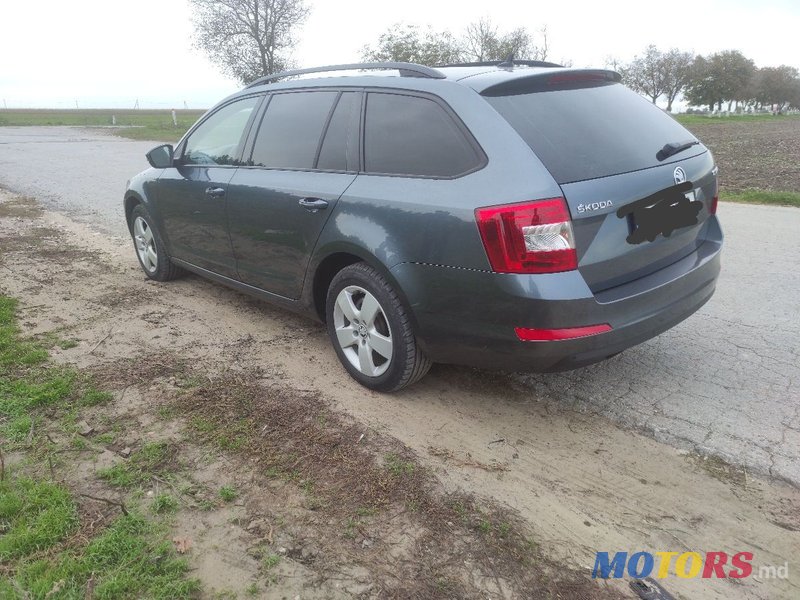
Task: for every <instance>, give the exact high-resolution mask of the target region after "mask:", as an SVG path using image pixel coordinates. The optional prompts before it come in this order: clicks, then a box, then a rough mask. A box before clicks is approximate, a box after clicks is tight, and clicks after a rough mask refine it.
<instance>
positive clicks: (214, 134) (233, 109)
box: [183, 96, 259, 165]
mask: <svg viewBox="0 0 800 600" xmlns="http://www.w3.org/2000/svg"><path fill="white" fill-rule="evenodd" d="M258 101H259V98H258V97H257V96H251V97H250V98H243V99H242V100H236V101H235V102H231V103H230V104H227V105H225V106H223V107H222V108H220V109H219V110H218V111H216V112H215V113H214V114H212V115H211V116H210V117H208V118H207V119H206V120H205V121H203V122H202V123H201V124H200V126H199V127H198V128H197V129H195V130H194V131H193V132H192V134H191V135H190V136H189V139H188V140H186V147H185V149H184V151H183V162H184V164H190V165H234V164H237V153H238V149H239V144H240V142H241V141H242V136H243V134H244V132H245V127H247V123H248V121H249V120H250V115H251V114H252V112H253V110H254V109H255V107H256V106H257V105H258Z"/></svg>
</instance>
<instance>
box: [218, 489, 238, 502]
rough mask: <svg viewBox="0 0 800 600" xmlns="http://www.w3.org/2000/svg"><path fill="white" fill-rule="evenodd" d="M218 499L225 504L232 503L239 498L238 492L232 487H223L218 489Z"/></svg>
mask: <svg viewBox="0 0 800 600" xmlns="http://www.w3.org/2000/svg"><path fill="white" fill-rule="evenodd" d="M219 497H220V498H222V499H223V500H224V501H225V502H233V501H234V500H236V498H238V497H239V492H237V491H236V488H235V487H233V486H232V485H223V486H222V487H221V488H220V489H219Z"/></svg>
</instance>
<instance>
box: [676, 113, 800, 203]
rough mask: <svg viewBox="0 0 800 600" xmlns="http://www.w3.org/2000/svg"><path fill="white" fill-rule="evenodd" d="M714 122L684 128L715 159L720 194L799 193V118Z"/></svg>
mask: <svg viewBox="0 0 800 600" xmlns="http://www.w3.org/2000/svg"><path fill="white" fill-rule="evenodd" d="M718 121H719V122H712V123H707V124H706V123H703V124H691V125H687V127H688V128H689V129H690V130H691V131H692V133H694V134H695V135H696V136H697V137H698V138H700V139H701V140H702V141H703V143H704V144H705V145H706V146H708V147H709V148H710V149H711V151H712V152H713V154H714V157H715V158H716V159H717V164H718V165H719V169H720V186H721V188H722V190H723V191H729V192H734V191H741V190H746V189H753V188H755V189H761V190H777V191H786V192H800V143H798V140H800V119H798V118H792V119H788V118H786V119H776V120H775V121H769V120H766V121H758V122H756V123H754V122H753V121H750V120H747V119H737V118H735V117H730V118H720V119H718Z"/></svg>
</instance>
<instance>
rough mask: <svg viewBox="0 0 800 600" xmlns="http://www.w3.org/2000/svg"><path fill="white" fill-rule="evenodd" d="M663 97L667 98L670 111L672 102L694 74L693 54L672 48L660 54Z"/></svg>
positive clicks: (669, 110) (668, 110)
mask: <svg viewBox="0 0 800 600" xmlns="http://www.w3.org/2000/svg"><path fill="white" fill-rule="evenodd" d="M661 65H662V67H661V68H662V71H663V76H664V80H663V86H664V97H665V98H666V99H667V112H672V103H673V102H675V98H677V97H678V94H680V93H681V92H682V91H683V90H685V89H686V87H687V86H688V85H689V83H690V82H691V80H692V75H693V74H694V71H693V67H694V54H692V53H691V52H681V51H680V50H678V49H677V48H673V49H671V50H669V51H668V52H666V53H664V54H663V55H662V56H661Z"/></svg>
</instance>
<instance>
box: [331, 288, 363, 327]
mask: <svg viewBox="0 0 800 600" xmlns="http://www.w3.org/2000/svg"><path fill="white" fill-rule="evenodd" d="M336 304H337V305H338V306H339V308H340V309H341V311H342V313H344V316H345V317H347V320H348V321H350V322H352V321H353V320H355V319H357V318H358V313H359V310H358V308H356V305H355V304H354V303H353V295H352V294H350V293H348V292H347V290H342V292H341V293H340V294H339V297H338V298H337V299H336Z"/></svg>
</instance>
